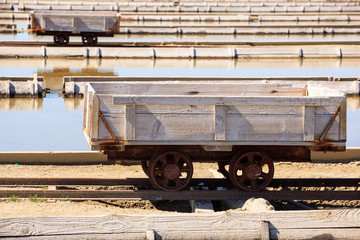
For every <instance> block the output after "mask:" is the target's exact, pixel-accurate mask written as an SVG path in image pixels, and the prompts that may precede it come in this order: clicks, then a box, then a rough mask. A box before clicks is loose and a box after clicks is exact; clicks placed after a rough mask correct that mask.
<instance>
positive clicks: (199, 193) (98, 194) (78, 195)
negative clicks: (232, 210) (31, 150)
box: [0, 189, 360, 200]
mask: <svg viewBox="0 0 360 240" xmlns="http://www.w3.org/2000/svg"><path fill="white" fill-rule="evenodd" d="M13 196H16V197H18V198H29V197H34V196H35V197H36V198H60V199H71V200H89V199H92V200H95V199H141V200H224V199H228V200H238V199H249V198H265V199H267V200H360V191H312V190H311V191H299V190H296V191H295V190H294V191H291V190H281V191H261V192H245V191H240V190H223V191H218V190H208V191H203V190H193V191H190V190H186V191H178V192H165V191H161V190H14V189H7V190H0V198H10V197H13Z"/></svg>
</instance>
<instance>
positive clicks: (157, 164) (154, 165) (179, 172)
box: [147, 151, 193, 191]
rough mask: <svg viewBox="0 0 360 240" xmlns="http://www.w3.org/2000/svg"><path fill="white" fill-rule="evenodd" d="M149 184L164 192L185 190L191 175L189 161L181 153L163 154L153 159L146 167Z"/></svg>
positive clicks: (191, 170) (191, 168)
mask: <svg viewBox="0 0 360 240" xmlns="http://www.w3.org/2000/svg"><path fill="white" fill-rule="evenodd" d="M147 172H148V175H149V178H150V181H151V183H152V184H153V185H154V186H155V187H157V188H159V189H162V190H165V191H178V190H180V189H183V188H185V187H186V186H187V185H188V184H189V182H190V180H191V178H192V175H193V164H192V162H191V159H190V158H189V157H187V156H185V155H184V154H182V153H179V152H175V151H171V152H164V153H161V154H159V155H157V156H156V157H154V158H153V159H152V160H151V161H150V164H149V167H148V171H147Z"/></svg>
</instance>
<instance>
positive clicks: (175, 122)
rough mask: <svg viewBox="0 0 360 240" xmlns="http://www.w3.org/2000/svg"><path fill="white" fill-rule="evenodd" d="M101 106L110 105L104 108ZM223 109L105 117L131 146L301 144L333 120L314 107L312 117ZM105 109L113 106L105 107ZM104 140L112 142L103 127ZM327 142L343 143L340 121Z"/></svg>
mask: <svg viewBox="0 0 360 240" xmlns="http://www.w3.org/2000/svg"><path fill="white" fill-rule="evenodd" d="M100 106H105V105H104V103H103V102H102V103H100ZM220 107H221V108H223V110H221V111H216V110H215V109H216V108H219V106H216V107H215V106H206V105H201V106H194V105H185V106H184V105H171V106H170V105H136V107H135V105H123V106H121V105H117V107H116V109H117V112H114V113H111V111H110V112H108V113H107V114H104V117H105V119H106V121H107V122H108V124H109V126H110V127H111V129H112V130H113V132H114V134H115V136H116V137H117V138H119V139H124V140H127V141H135V140H136V141H155V142H156V141H170V142H174V141H175V142H176V141H259V142H261V141H279V142H287V141H297V142H301V141H306V140H307V141H313V140H315V139H317V138H319V137H320V135H321V134H322V132H323V130H324V128H325V127H326V125H327V124H328V122H329V121H330V119H331V117H332V114H333V112H330V113H328V114H315V112H316V108H315V107H306V108H308V109H309V110H305V114H309V113H310V114H312V115H311V116H309V115H307V117H306V115H304V110H303V109H304V107H302V106H220ZM105 109H106V110H107V111H109V110H110V109H114V106H111V107H110V108H109V106H108V105H106V108H105ZM122 109H126V110H125V111H124V110H122ZM106 110H105V111H106ZM219 112H220V113H219ZM219 116H221V119H220V120H217V118H218V119H219ZM304 116H305V117H304ZM304 129H307V130H308V132H305V131H304ZM305 137H307V138H305ZM99 138H100V139H111V135H110V134H109V133H108V131H107V129H106V127H105V125H104V124H103V123H101V121H100V125H99ZM305 139H306V140H305ZM327 139H328V140H335V141H338V140H339V117H337V118H336V120H335V122H334V124H333V126H332V127H331V128H330V130H329V132H328V135H327Z"/></svg>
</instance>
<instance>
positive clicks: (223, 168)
mask: <svg viewBox="0 0 360 240" xmlns="http://www.w3.org/2000/svg"><path fill="white" fill-rule="evenodd" d="M229 164H230V161H221V162H218V167H219V168H218V170H217V171H218V172H219V173H221V174H222V175H224V177H225V178H227V179H229V177H230V176H229V170H228V168H229Z"/></svg>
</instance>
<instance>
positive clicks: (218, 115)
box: [214, 106, 226, 141]
mask: <svg viewBox="0 0 360 240" xmlns="http://www.w3.org/2000/svg"><path fill="white" fill-rule="evenodd" d="M225 110H226V106H215V112H214V129H215V141H225V140H226V136H225V135H226V134H225V115H226V112H225Z"/></svg>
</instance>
